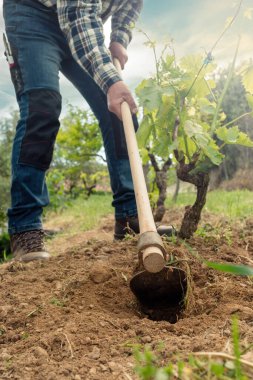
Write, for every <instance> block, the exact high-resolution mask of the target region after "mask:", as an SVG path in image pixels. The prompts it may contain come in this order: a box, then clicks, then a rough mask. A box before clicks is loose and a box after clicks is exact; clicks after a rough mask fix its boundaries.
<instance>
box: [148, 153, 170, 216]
mask: <svg viewBox="0 0 253 380" xmlns="http://www.w3.org/2000/svg"><path fill="white" fill-rule="evenodd" d="M149 158H150V161H151V164H152V166H153V168H154V170H155V183H156V186H157V188H158V191H159V196H158V200H157V202H156V210H155V215H154V219H155V222H161V221H162V219H163V217H164V214H165V211H166V209H165V200H166V197H167V179H168V170H169V168H170V166H171V164H172V161H171V159H170V158H168V160H167V161H166V162H165V163H164V164H163V166H162V168H161V169H160V168H159V166H158V163H157V161H156V159H155V156H154V155H153V154H152V153H149Z"/></svg>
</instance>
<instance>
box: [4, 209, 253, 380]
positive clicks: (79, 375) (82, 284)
mask: <svg viewBox="0 0 253 380" xmlns="http://www.w3.org/2000/svg"><path fill="white" fill-rule="evenodd" d="M181 218H182V212H181V211H180V212H177V213H174V214H172V215H170V221H172V222H173V223H174V225H175V226H178V223H179V221H180V220H181ZM112 226H113V220H112V218H109V219H107V220H105V221H103V224H102V226H101V227H100V228H99V229H98V230H96V231H93V232H88V233H80V234H79V235H78V236H75V237H73V239H69V238H68V239H66V238H65V240H64V238H62V237H59V238H57V237H56V238H55V239H54V240H53V241H51V242H49V244H50V246H51V249H52V250H53V251H55V252H57V251H59V252H60V254H59V255H57V256H55V257H53V258H52V259H50V260H49V261H48V262H43V263H29V264H26V265H21V264H18V263H8V264H4V265H2V266H1V267H0V281H1V283H0V291H1V299H0V379H2V380H4V379H25V380H30V379H31V380H32V379H38V380H40V379H41V380H45V379H46V380H50V379H51V380H55V379H73V380H80V379H88V380H89V379H94V380H95V379H110V380H111V379H112V380H113V379H124V380H129V379H136V375H134V371H133V367H134V359H133V356H132V345H135V344H148V345H150V346H151V348H153V349H155V348H156V347H157V346H159V344H160V343H161V342H163V343H164V349H163V350H164V353H166V355H165V354H164V358H166V359H165V360H170V358H171V357H172V355H173V354H174V353H175V352H185V353H188V352H196V351H226V352H231V316H232V315H234V314H236V315H237V316H238V317H239V325H240V332H241V344H242V345H243V346H248V345H249V344H250V343H252V342H253V313H252V300H253V286H252V280H249V279H247V278H243V277H237V276H232V275H228V274H223V273H218V272H215V271H213V270H211V269H207V268H206V267H205V266H204V265H203V264H201V263H200V262H198V261H197V260H196V259H195V258H194V256H192V255H191V254H190V253H189V252H188V250H187V248H186V246H185V245H184V244H182V243H180V242H173V243H172V242H171V243H170V244H168V246H167V247H168V251H169V253H170V254H173V255H174V256H177V257H182V256H183V257H187V260H188V262H187V264H188V265H189V267H190V270H191V279H192V288H191V289H192V295H191V296H189V305H188V308H187V310H186V311H185V312H184V313H183V315H181V316H178V317H177V319H178V321H177V322H176V323H173V324H172V323H169V322H168V321H153V320H151V319H150V318H149V317H148V316H147V315H145V314H143V313H141V311H140V309H139V307H138V304H137V302H136V300H135V298H134V296H133V295H132V293H131V292H130V290H129V280H130V278H131V276H132V273H133V270H134V268H135V265H136V262H137V260H136V258H137V254H136V248H135V245H136V241H135V240H134V239H133V240H128V241H125V242H119V243H114V242H112V232H111V233H110V234H109V233H108V231H112ZM202 227H203V229H202V236H196V237H195V238H193V239H191V240H190V241H188V244H189V245H190V246H191V247H194V248H195V249H196V250H197V251H198V253H199V254H200V255H201V256H202V257H204V258H206V259H209V260H212V261H219V262H221V261H226V262H233V263H242V264H249V265H251V266H252V264H253V237H252V228H253V220H244V221H238V223H237V224H236V225H233V226H232V227H231V226H230V224H229V223H228V221H227V220H225V219H220V218H217V217H214V216H212V215H204V217H203V222H202ZM58 247H59V250H58Z"/></svg>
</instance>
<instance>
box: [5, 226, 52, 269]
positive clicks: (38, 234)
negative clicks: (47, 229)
mask: <svg viewBox="0 0 253 380" xmlns="http://www.w3.org/2000/svg"><path fill="white" fill-rule="evenodd" d="M44 235H45V233H44V231H43V230H32V231H24V232H19V233H16V234H13V235H11V236H10V243H11V252H12V254H13V258H14V260H15V261H23V262H26V263H27V262H29V261H34V260H45V259H48V258H49V257H50V254H49V253H48V252H47V251H46V248H45V245H44V241H43V238H44Z"/></svg>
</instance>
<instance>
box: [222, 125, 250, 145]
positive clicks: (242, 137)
mask: <svg viewBox="0 0 253 380" xmlns="http://www.w3.org/2000/svg"><path fill="white" fill-rule="evenodd" d="M215 133H216V135H217V137H218V138H219V139H220V140H222V141H224V142H225V143H226V144H229V145H232V144H238V145H243V146H247V147H253V141H252V140H250V138H249V137H248V136H247V135H246V134H245V133H243V132H240V130H239V128H238V126H234V127H231V128H226V127H225V126H223V127H219V128H217V129H216V132H215Z"/></svg>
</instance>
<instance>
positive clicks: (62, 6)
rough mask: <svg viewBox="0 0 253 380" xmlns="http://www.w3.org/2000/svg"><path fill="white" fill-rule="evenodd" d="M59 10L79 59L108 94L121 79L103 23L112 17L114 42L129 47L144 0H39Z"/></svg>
mask: <svg viewBox="0 0 253 380" xmlns="http://www.w3.org/2000/svg"><path fill="white" fill-rule="evenodd" d="M38 1H39V2H40V3H42V4H43V5H45V6H47V7H57V13H58V19H59V24H60V27H61V29H62V31H63V33H64V34H65V36H66V38H67V41H68V44H69V46H70V50H71V53H72V55H73V57H74V58H75V60H76V61H77V62H78V63H79V64H80V65H81V67H83V68H84V69H85V70H86V71H88V73H89V74H90V75H91V76H92V77H93V78H94V80H95V81H96V83H97V84H98V85H99V87H100V88H101V89H102V90H103V91H104V92H105V93H107V91H108V89H109V87H110V86H111V85H112V84H114V83H116V82H118V81H119V80H121V79H120V77H119V75H118V73H117V71H116V69H115V68H114V66H113V63H112V60H111V56H110V52H109V51H108V49H107V48H106V47H105V44H104V34H103V22H105V21H106V20H107V19H108V18H109V17H110V16H112V32H111V41H116V42H119V43H120V44H122V45H123V46H124V47H127V45H128V44H129V42H130V41H131V38H132V33H131V29H132V26H133V25H134V23H135V21H136V20H137V19H138V16H139V14H140V11H141V8H142V5H143V0H38Z"/></svg>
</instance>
